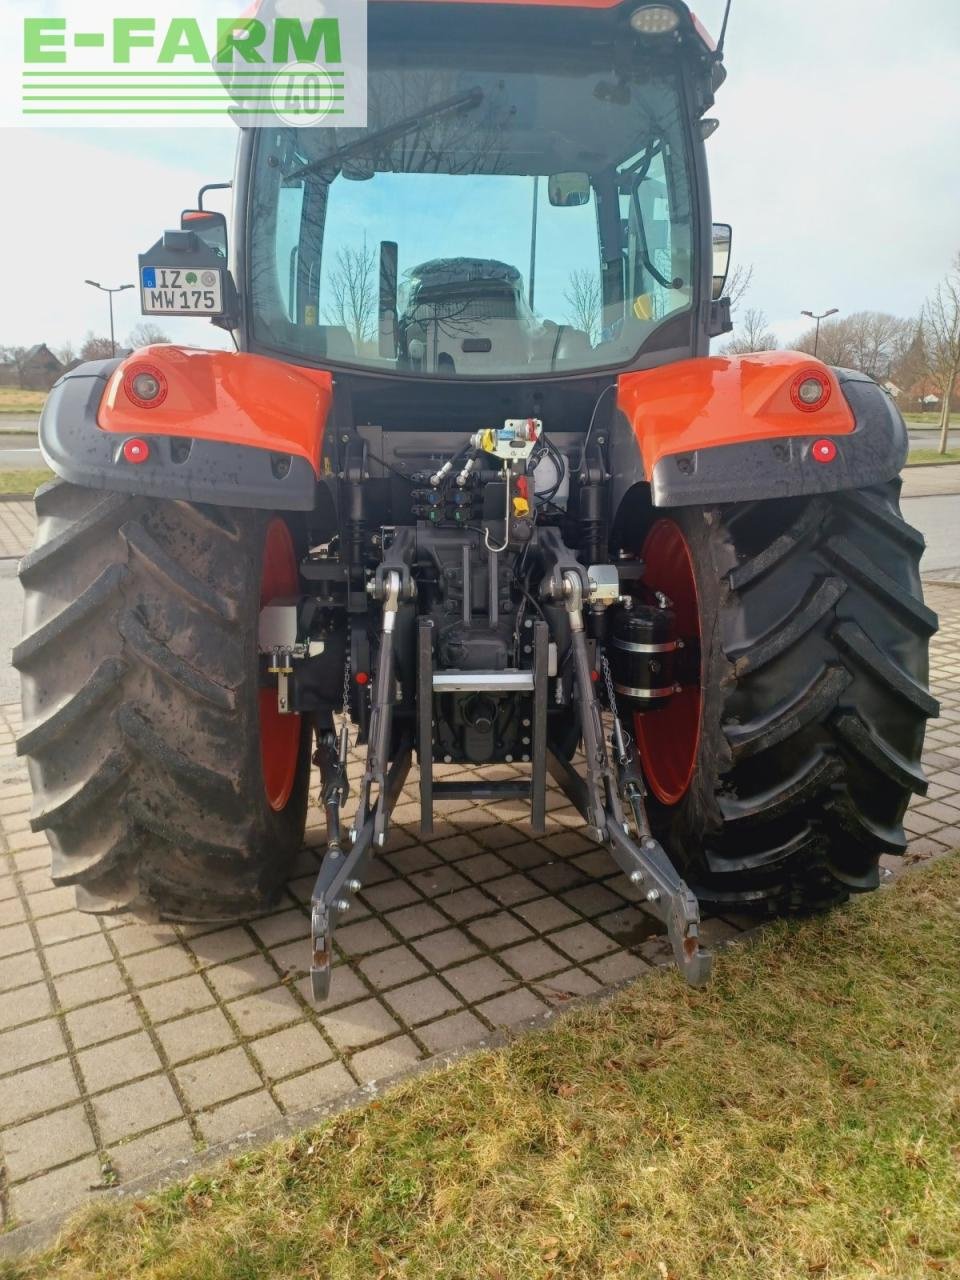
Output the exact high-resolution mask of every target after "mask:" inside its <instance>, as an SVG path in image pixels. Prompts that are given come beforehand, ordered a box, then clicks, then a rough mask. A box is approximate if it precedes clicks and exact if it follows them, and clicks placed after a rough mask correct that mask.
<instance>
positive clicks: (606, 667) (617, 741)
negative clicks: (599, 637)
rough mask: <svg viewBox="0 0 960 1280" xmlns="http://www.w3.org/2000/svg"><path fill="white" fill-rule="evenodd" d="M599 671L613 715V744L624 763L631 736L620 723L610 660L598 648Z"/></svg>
mask: <svg viewBox="0 0 960 1280" xmlns="http://www.w3.org/2000/svg"><path fill="white" fill-rule="evenodd" d="M600 673H601V675H602V676H603V683H604V686H605V688H606V690H607V705H608V706H609V708H610V714H611V715H612V716H613V741H614V745H615V746H616V749H617V754H618V755H619V757H620V763H621V764H626V763H627V761H628V760H629V759H630V758H631V751H630V745H631V738H630V735H629V734H627V733H625V732H624V728H623V725H622V724H621V723H620V712H619V711H618V710H617V695H616V691H615V690H614V687H613V672H612V671H611V670H610V662H609V659H608V658H607V654H606V650H604V649H600Z"/></svg>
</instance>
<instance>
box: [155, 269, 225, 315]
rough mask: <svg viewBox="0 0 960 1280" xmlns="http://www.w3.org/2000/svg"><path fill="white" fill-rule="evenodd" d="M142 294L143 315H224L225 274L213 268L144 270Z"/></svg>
mask: <svg viewBox="0 0 960 1280" xmlns="http://www.w3.org/2000/svg"><path fill="white" fill-rule="evenodd" d="M140 293H141V301H142V307H141V310H142V311H143V313H144V315H164V316H176V315H180V316H183V315H208V316H213V315H221V314H222V312H223V272H222V271H219V270H217V269H216V268H213V267H204V268H202V269H201V270H198V271H184V270H182V269H181V268H179V267H141V268H140Z"/></svg>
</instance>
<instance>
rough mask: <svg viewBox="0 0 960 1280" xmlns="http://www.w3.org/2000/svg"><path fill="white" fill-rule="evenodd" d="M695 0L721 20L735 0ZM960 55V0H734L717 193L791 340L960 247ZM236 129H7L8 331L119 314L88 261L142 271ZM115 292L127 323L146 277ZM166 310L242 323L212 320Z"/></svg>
mask: <svg viewBox="0 0 960 1280" xmlns="http://www.w3.org/2000/svg"><path fill="white" fill-rule="evenodd" d="M10 6H11V0H0V19H2V18H4V17H6V16H8V15H9V13H10V12H11V8H10ZM695 8H696V10H697V13H698V15H699V17H700V18H701V19H702V20H703V21H704V22H705V24H706V25H707V27H708V28H709V29H710V30H712V31H713V32H714V33H716V32H717V31H718V30H719V26H720V18H721V15H722V10H723V0H699V2H698V3H697V4H696V5H695ZM5 11H6V12H5ZM958 59H960V0H910V3H909V4H905V3H903V2H902V0H733V8H732V13H731V17H730V22H729V27H728V31H727V42H726V58H725V61H726V65H727V69H728V79H727V83H726V84H725V85H724V86H723V87H722V88H721V89H720V91H719V93H718V96H717V104H716V107H715V108H714V109H713V110H712V111H711V112H710V114H711V115H715V116H716V117H717V118H718V119H719V121H720V128H719V130H718V131H717V132H716V133H715V134H714V135H713V136H712V137H711V138H710V139H709V141H708V143H707V149H708V155H709V159H710V165H711V186H712V191H713V211H714V217H715V218H716V219H717V220H721V221H727V222H730V223H732V224H733V228H734V241H733V245H734V253H733V263H734V265H736V264H737V263H740V264H744V265H752V266H753V284H752V287H751V290H750V293H749V295H748V296H747V298H746V300H745V303H744V304H743V305H744V306H754V307H759V308H762V309H763V310H764V311H765V313H766V315H767V317H768V319H769V321H770V324H771V327H772V328H773V329H774V331H775V332H776V334H777V336H778V338H779V339H780V341H781V343H782V344H785V345H788V344H789V342H790V340H791V339H792V338H795V337H797V336H798V335H799V333H800V332H802V330H803V328H804V326H805V322H804V321H803V320H802V319H801V317H800V314H799V313H800V311H801V310H803V309H809V310H815V311H823V310H826V309H827V308H829V307H837V308H839V310H840V311H841V312H842V313H849V312H851V311H857V310H863V309H871V310H883V311H890V312H893V313H895V314H898V315H915V314H917V313H918V312H919V309H920V307H921V305H922V303H923V300H924V298H925V297H926V296H927V295H928V294H929V293H930V291H931V290H932V289H933V288H934V286H935V285H936V283H937V281H938V279H939V278H940V277H941V276H942V275H943V274H944V272H945V270H946V269H947V267H948V265H949V263H950V260H951V258H952V256H953V255H954V254H955V253H956V252H957V251H958V250H960V145H958V137H960V76H958V75H957V72H956V67H957V64H958ZM235 142H236V134H235V131H234V130H233V129H222V130H218V129H209V130H207V129H203V130H198V129H191V130H175V129H164V128H154V129H143V130H129V129H117V130H93V129H89V130H87V129H84V130H78V129H71V130H69V131H57V130H52V129H44V130H39V129H31V130H24V129H6V130H0V160H2V164H3V173H4V175H5V178H6V181H5V183H4V193H3V197H2V203H0V228H2V243H3V254H2V257H3V263H4V265H3V289H2V292H0V345H6V344H9V345H30V344H32V343H34V342H41V341H43V342H46V343H47V344H48V345H49V346H51V347H57V346H60V345H62V344H64V343H67V342H70V343H72V344H73V345H74V346H75V347H78V346H79V345H80V343H81V342H82V340H83V337H84V335H85V334H86V333H87V332H88V331H90V330H94V331H96V332H97V333H104V332H105V331H106V329H107V300H106V297H105V296H104V295H103V294H100V293H98V292H97V291H95V290H94V289H92V288H90V286H89V285H86V284H84V280H85V279H87V278H91V279H94V280H99V281H101V282H102V283H104V284H111V285H115V284H123V283H127V282H131V281H133V280H135V278H136V263H137V254H138V253H139V252H142V251H143V250H145V249H146V248H148V247H149V246H150V245H151V244H152V243H153V242H154V241H155V240H156V239H157V238H158V236H159V234H160V233H161V231H162V230H163V228H164V227H166V226H171V225H175V224H176V220H177V216H178V214H179V211H180V209H181V208H183V207H186V206H190V205H192V204H193V203H194V201H195V196H196V191H197V190H198V188H199V187H200V186H201V185H202V184H203V183H205V182H213V181H221V180H224V179H228V178H229V177H230V176H231V174H232V168H233V153H234V147H235ZM209 203H210V205H211V206H212V207H220V208H224V209H225V210H226V209H227V207H228V205H227V202H226V201H225V200H221V202H220V203H219V204H218V202H217V199H216V198H213V199H211V200H210V202H209ZM116 311H117V334H118V338H119V339H120V340H121V341H123V340H124V338H125V336H126V335H127V334H128V333H129V331H130V329H131V328H132V327H133V326H134V325H135V324H137V323H138V322H139V320H140V319H141V317H140V315H139V312H138V298H137V293H136V291H135V290H130V291H128V292H126V293H123V294H120V295H118V296H117V298H116ZM164 327H165V328H166V329H167V331H168V332H169V333H170V334H171V336H172V337H174V338H175V339H176V340H179V341H186V342H192V343H194V344H196V345H225V343H226V342H227V341H228V339H227V338H226V335H223V334H222V333H220V332H219V331H218V330H216V329H214V328H213V327H212V326H208V325H207V324H206V322H205V321H201V320H196V321H194V320H181V321H173V322H165V323H164Z"/></svg>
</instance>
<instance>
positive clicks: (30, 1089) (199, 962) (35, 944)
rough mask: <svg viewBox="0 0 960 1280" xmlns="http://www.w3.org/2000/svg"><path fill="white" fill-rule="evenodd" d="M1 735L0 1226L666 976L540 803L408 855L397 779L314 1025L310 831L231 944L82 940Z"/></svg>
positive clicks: (955, 631) (1, 722) (624, 910)
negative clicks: (619, 986)
mask: <svg viewBox="0 0 960 1280" xmlns="http://www.w3.org/2000/svg"><path fill="white" fill-rule="evenodd" d="M927 599H928V601H929V603H930V604H931V606H932V607H933V608H935V609H936V610H937V611H938V612H939V613H940V617H941V628H942V629H941V631H940V632H939V634H938V635H937V636H936V637H935V639H934V641H933V647H932V665H933V672H934V685H935V691H936V693H937V696H938V697H939V698H940V699H941V704H942V714H941V717H940V719H939V720H937V721H933V722H931V723H930V725H929V728H928V733H927V745H926V752H925V763H926V768H927V773H928V777H929V779H930V788H929V792H928V794H927V796H926V797H922V798H918V801H917V803H916V804H915V805H914V806H913V808H912V809H911V811H910V813H909V814H908V818H907V828H908V830H909V832H910V835H911V838H912V840H911V845H910V850H909V853H908V855H907V858H906V859H905V860H904V861H905V863H907V864H909V863H911V862H917V861H920V860H923V859H927V858H930V857H932V856H936V855H938V854H941V853H944V852H946V851H947V850H949V849H951V848H955V847H957V846H958V845H960V643H958V641H960V591H958V590H957V589H956V587H951V586H936V585H932V586H928V588H927ZM18 727H19V709H18V708H17V707H15V706H10V705H8V706H0V1146H2V1155H3V1166H2V1167H0V1223H2V1222H4V1221H5V1222H6V1224H7V1225H13V1224H15V1223H24V1222H28V1221H30V1220H34V1219H37V1218H40V1217H43V1216H45V1215H47V1214H51V1213H54V1212H61V1211H63V1210H66V1209H70V1208H73V1207H76V1206H79V1205H80V1204H82V1203H83V1202H85V1201H87V1200H89V1199H90V1197H91V1195H92V1194H93V1193H95V1192H96V1190H97V1189H99V1188H100V1187H102V1186H104V1185H107V1184H111V1183H114V1182H115V1181H117V1180H119V1183H120V1185H122V1184H123V1183H124V1182H127V1181H130V1180H132V1179H136V1178H139V1177H141V1176H143V1175H146V1174H149V1173H151V1172H152V1171H156V1170H159V1169H160V1168H162V1167H163V1166H165V1165H168V1164H170V1163H171V1162H172V1161H174V1160H177V1159H180V1158H183V1157H189V1156H191V1155H192V1154H193V1153H194V1152H196V1151H198V1150H201V1149H203V1148H204V1147H205V1146H206V1145H209V1144H213V1143H218V1142H222V1141H225V1140H228V1139H231V1138H235V1137H238V1136H239V1135H242V1134H244V1133H247V1132H249V1131H251V1130H256V1129H258V1128H260V1127H262V1126H268V1125H269V1124H270V1123H271V1122H275V1121H277V1120H279V1119H280V1118H281V1117H284V1116H296V1115H297V1114H298V1113H300V1112H303V1111H305V1110H307V1109H309V1108H313V1107H317V1106H318V1105H321V1104H324V1103H327V1102H335V1100H336V1099H337V1098H342V1097H344V1096H346V1095H348V1094H350V1093H352V1092H354V1091H355V1090H356V1089H357V1088H358V1087H362V1086H366V1085H370V1084H372V1083H374V1082H377V1081H382V1080H384V1079H387V1078H389V1077H392V1076H395V1075H396V1074H397V1073H399V1072H403V1071H406V1070H408V1069H410V1068H413V1067H415V1066H416V1065H417V1064H418V1063H422V1062H424V1061H426V1060H427V1059H429V1058H431V1057H433V1056H434V1055H438V1054H444V1053H448V1052H450V1051H452V1050H456V1049H461V1048H464V1047H470V1046H473V1045H478V1044H481V1043H482V1042H483V1041H484V1040H486V1039H487V1038H488V1037H489V1036H490V1035H491V1033H493V1032H494V1031H495V1030H497V1029H498V1028H501V1027H508V1028H509V1027H512V1026H517V1025H519V1024H521V1023H524V1022H525V1021H526V1020H528V1019H530V1018H535V1017H537V1016H538V1015H540V1016H545V1015H548V1014H549V1012H550V1011H552V1010H557V1009H561V1008H563V1007H564V1006H565V1005H567V1004H568V1003H569V1001H570V1000H571V999H573V998H575V997H577V996H581V995H588V994H592V993H598V992H601V991H602V990H603V989H604V988H608V987H610V986H612V985H614V984H616V983H619V982H621V981H624V980H626V979H630V978H634V977H636V976H639V975H641V974H643V973H645V972H648V971H649V970H650V969H651V968H652V967H653V966H655V965H657V964H658V963H663V962H664V961H665V959H666V947H665V944H664V942H663V941H662V938H661V936H660V926H659V925H658V923H657V922H656V921H654V920H652V919H651V918H650V917H649V916H647V915H645V914H644V912H643V911H642V910H640V909H639V908H638V907H637V905H636V901H635V900H636V897H637V892H636V890H635V889H634V888H633V887H632V886H631V885H630V884H629V883H628V881H627V880H626V878H625V877H624V876H622V875H621V874H620V873H619V872H618V870H617V868H616V866H615V865H614V863H613V861H612V860H611V859H610V857H609V856H608V854H607V853H606V852H604V851H603V850H601V849H598V848H597V847H596V846H594V845H593V844H591V843H590V841H588V840H587V839H586V838H585V837H584V836H583V835H582V834H581V828H582V825H583V824H582V821H581V819H580V817H579V815H578V814H577V813H576V812H575V811H574V810H573V809H572V808H571V807H570V806H569V805H567V804H566V802H565V800H564V799H563V798H562V797H561V795H560V794H559V792H557V791H556V790H551V794H550V801H551V811H550V816H549V826H548V831H547V834H546V835H544V836H541V837H539V838H538V839H533V838H531V835H530V833H529V828H528V825H527V823H526V819H525V816H524V806H523V804H522V803H521V802H519V801H518V802H507V803H504V802H500V803H498V804H496V805H495V806H484V805H471V804H469V803H466V802H464V801H444V802H441V803H440V804H439V805H438V809H439V810H440V811H441V812H440V814H439V815H438V816H439V821H438V823H437V829H436V832H435V834H434V835H433V836H431V837H429V838H428V839H426V840H421V838H420V835H419V830H418V826H417V823H418V818H419V805H418V802H417V794H416V774H415V771H414V772H413V774H412V775H411V778H410V779H409V780H408V783H407V786H406V787H405V789H404V794H403V796H402V798H401V802H400V804H399V806H398V808H397V810H396V814H395V819H396V823H397V826H396V827H395V828H394V830H393V833H392V835H391V839H390V842H389V845H388V847H387V850H386V852H385V855H384V856H383V857H382V858H381V859H379V860H378V861H377V862H376V863H375V864H374V866H373V868H372V870H371V872H370V874H369V876H368V878H367V883H366V886H365V888H364V890H363V892H362V893H361V894H360V895H359V897H358V901H357V903H356V905H355V908H354V909H353V910H352V912H351V914H350V916H349V923H345V924H344V925H343V926H341V928H340V929H339V930H338V932H337V937H336V945H337V951H338V959H337V963H336V967H335V970H334V974H333V989H332V996H331V999H330V1000H329V1001H328V1002H327V1003H326V1004H325V1005H324V1006H323V1007H321V1008H316V1007H314V1005H313V1004H312V1002H311V999H310V993H309V979H308V977H307V975H306V967H307V964H308V957H309V943H308V934H309V897H310V890H311V888H312V885H313V880H314V876H315V873H316V869H317V866H318V864H319V854H318V850H319V848H320V846H321V840H322V834H321V814H320V812H319V810H317V809H316V808H312V809H311V811H310V814H309V818H308V832H307V840H306V845H305V848H304V850H303V851H302V854H301V857H300V860H299V862H298V864H297V867H296V869H295V873H294V878H293V879H292V880H291V882H290V884H289V886H288V889H287V892H286V894H285V897H284V900H283V901H282V902H281V903H280V904H279V905H278V907H277V909H276V910H275V911H273V912H272V913H270V914H269V915H265V916H263V917H261V918H259V919H256V920H253V921H251V922H249V923H247V924H243V925H235V926H230V927H223V926H220V927H214V926H204V927H201V926H190V927H181V928H174V927H172V926H166V925H148V924H144V923H139V922H136V921H129V920H127V919H125V918H116V919H107V920H100V919H97V918H96V917H93V916H89V915H85V914H82V913H81V912H79V911H77V910H76V909H75V907H74V901H73V890H72V889H70V888H57V887H55V886H54V885H53V884H52V883H51V881H50V877H49V871H48V850H47V845H46V837H45V836H44V835H43V833H37V834H34V833H32V832H31V831H30V825H29V816H28V815H29V808H30V788H29V784H28V782H27V777H26V770H25V767H24V765H23V763H22V762H21V761H19V760H18V759H17V757H16V755H15V748H14V739H15V735H16V733H17V731H18ZM359 768H360V766H359V762H358V761H356V760H354V761H353V762H352V765H351V770H352V774H353V777H354V780H356V777H357V774H358V772H359ZM439 772H440V773H441V774H443V773H456V772H458V770H457V768H456V766H450V767H446V768H444V767H441V769H440V770H439ZM510 772H511V770H510V768H509V766H504V767H503V768H501V769H500V770H499V774H500V776H508V775H509V774H510ZM314 793H316V787H314ZM901 865H902V864H901V863H900V862H899V861H898V860H896V861H895V860H890V868H891V871H893V869H894V868H895V869H896V870H897V871H898V870H899V869H900V867H901ZM743 924H744V921H743V920H737V919H735V918H731V919H719V918H718V919H712V920H710V921H708V922H706V924H705V929H704V932H705V935H706V937H707V939H708V941H711V942H717V941H722V940H724V939H727V938H729V937H732V936H735V935H736V933H737V932H738V930H739V929H740V928H741V927H742V926H743Z"/></svg>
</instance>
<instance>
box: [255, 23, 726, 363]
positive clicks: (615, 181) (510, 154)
mask: <svg viewBox="0 0 960 1280" xmlns="http://www.w3.org/2000/svg"><path fill="white" fill-rule="evenodd" d="M647 10H653V11H655V12H656V13H661V14H662V13H663V11H664V6H643V5H641V6H640V7H639V8H637V7H636V6H633V7H631V6H629V5H627V6H623V5H608V4H602V3H601V4H595V5H593V6H582V7H560V6H557V7H549V8H544V7H543V6H540V5H530V6H522V5H517V4H504V5H485V4H477V5H466V4H460V3H450V4H442V5H441V4H401V3H393V2H391V3H378V4H373V5H371V7H370V54H369V70H368V104H369V105H368V125H367V128H366V129H341V128H335V127H330V128H325V127H311V128H302V127H301V128H298V127H296V125H293V124H291V125H290V126H289V127H281V128H277V129H269V130H266V129H263V130H253V131H249V132H248V133H247V134H246V135H245V137H244V140H243V158H242V164H241V174H242V179H243V187H244V190H243V191H242V192H241V199H240V201H239V207H240V213H241V217H240V222H241V224H242V228H241V229H242V242H241V243H240V244H238V246H237V250H238V254H239V255H240V258H241V262H240V268H239V269H240V275H241V276H242V277H243V279H244V280H245V281H246V293H247V307H246V320H245V334H244V341H245V344H246V345H247V346H248V347H249V348H250V349H253V350H258V351H262V352H264V353H265V354H271V355H275V356H279V357H287V358H290V357H294V358H296V359H298V360H303V361H307V362H311V361H316V362H317V363H321V364H324V365H327V364H329V363H336V364H337V365H342V366H345V367H349V368H352V369H355V370H357V371H363V372H369V373H374V374H378V375H381V376H382V375H393V376H397V377H400V378H406V377H411V376H412V377H416V378H423V377H428V378H444V379H450V378H454V379H474V378H484V379H498V380H508V379H514V378H517V377H521V378H522V377H529V376H535V377H538V378H543V377H548V378H549V377H551V376H564V377H570V376H571V375H584V374H587V375H589V374H595V373H596V372H597V371H599V370H603V369H611V368H619V369H626V368H631V367H638V366H647V365H649V364H650V363H660V362H663V361H664V360H665V359H675V358H678V357H681V356H691V355H695V354H702V353H704V352H705V351H706V350H707V342H708V338H709V331H710V323H711V315H710V306H709V301H710V296H711V294H710V290H711V277H712V249H711V223H710V211H709V202H708V196H707V187H706V183H705V182H704V181H703V180H702V176H701V174H702V170H703V167H704V161H703V143H702V138H701V127H700V124H701V122H700V117H701V115H702V113H703V111H704V110H705V109H706V108H707V106H708V105H709V104H710V103H711V102H712V90H713V86H714V84H715V83H717V82H718V81H719V79H720V78H721V77H722V70H721V67H720V64H719V62H717V61H716V59H715V58H714V56H713V50H712V48H711V45H710V43H709V41H708V39H707V38H706V37H705V36H704V35H703V33H702V32H701V30H700V29H699V27H697V26H696V25H695V23H694V21H693V19H692V18H691V17H690V15H689V14H688V13H687V12H686V11H685V10H684V9H683V8H682V7H680V6H678V7H677V8H676V9H671V10H669V12H670V14H672V16H673V18H674V25H673V27H671V28H670V29H660V27H658V26H656V25H655V24H651V23H649V22H646V21H645V17H646V11H647ZM637 15H639V18H638V16H637ZM704 300H706V302H707V306H706V308H704V307H703V306H701V303H702V302H704Z"/></svg>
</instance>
